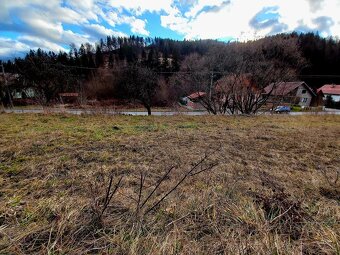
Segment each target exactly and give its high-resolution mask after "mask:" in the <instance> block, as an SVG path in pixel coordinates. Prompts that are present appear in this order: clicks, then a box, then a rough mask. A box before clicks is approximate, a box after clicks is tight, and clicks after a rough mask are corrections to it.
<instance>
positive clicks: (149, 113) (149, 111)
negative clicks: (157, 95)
mask: <svg viewBox="0 0 340 255" xmlns="http://www.w3.org/2000/svg"><path fill="white" fill-rule="evenodd" d="M145 107H146V109H147V110H148V115H151V107H150V106H149V105H147V106H145Z"/></svg>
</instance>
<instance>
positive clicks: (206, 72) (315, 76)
mask: <svg viewBox="0 0 340 255" xmlns="http://www.w3.org/2000/svg"><path fill="white" fill-rule="evenodd" d="M44 64H45V65H49V66H57V67H64V68H69V69H84V70H110V71H111V72H120V71H119V70H111V69H109V68H105V69H104V68H98V67H85V66H71V65H64V64H59V63H57V64H52V63H44ZM212 72H213V73H214V74H221V75H227V74H232V72H228V71H177V72H176V71H159V72H155V73H157V74H209V75H211V73H212ZM297 77H300V78H340V74H339V75H337V74H301V75H297Z"/></svg>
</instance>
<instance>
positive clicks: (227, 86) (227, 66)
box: [177, 37, 305, 114]
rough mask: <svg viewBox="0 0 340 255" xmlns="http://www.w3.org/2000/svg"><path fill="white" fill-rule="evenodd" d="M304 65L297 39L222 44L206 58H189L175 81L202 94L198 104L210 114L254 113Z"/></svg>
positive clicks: (189, 90)
mask: <svg viewBox="0 0 340 255" xmlns="http://www.w3.org/2000/svg"><path fill="white" fill-rule="evenodd" d="M304 63H305V62H304V59H303V58H302V56H301V54H300V51H299V49H298V46H297V41H296V39H294V38H282V37H274V38H273V39H272V40H271V41H268V40H260V41H257V42H252V43H245V44H238V43H234V44H230V45H225V46H224V47H220V48H218V49H214V50H213V51H211V52H210V54H208V57H200V56H199V55H192V56H189V57H188V58H187V59H185V60H184V62H183V65H182V70H181V71H182V73H180V74H179V76H178V77H177V80H179V82H180V83H182V84H183V83H185V85H184V86H183V87H182V88H183V89H185V90H186V91H188V92H190V93H195V92H200V91H204V92H205V96H204V97H203V96H202V97H201V98H200V103H201V105H202V106H203V107H204V108H205V109H206V110H207V111H208V112H209V113H212V114H255V113H256V112H258V110H259V109H260V108H261V107H262V106H264V105H265V104H266V102H267V100H268V98H269V97H270V96H271V93H272V91H273V90H274V89H275V88H276V85H277V84H278V83H279V82H281V81H291V80H293V79H295V77H296V72H297V70H298V69H299V68H301V67H302V66H303V65H304ZM183 76H186V77H187V78H186V79H184V78H183ZM269 84H273V86H272V88H271V90H270V91H269V93H268V92H267V93H263V90H264V88H265V87H267V86H268V85H269Z"/></svg>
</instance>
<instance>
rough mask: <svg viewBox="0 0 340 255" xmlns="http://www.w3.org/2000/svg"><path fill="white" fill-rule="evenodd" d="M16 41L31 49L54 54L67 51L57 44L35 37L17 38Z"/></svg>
mask: <svg viewBox="0 0 340 255" xmlns="http://www.w3.org/2000/svg"><path fill="white" fill-rule="evenodd" d="M18 41H19V42H20V43H24V44H26V45H29V46H30V48H31V49H38V48H41V49H43V50H47V51H49V50H51V51H55V52H58V51H66V50H67V49H65V48H64V47H62V46H60V45H59V44H56V43H53V42H50V41H48V40H46V39H42V38H39V37H35V36H29V35H24V36H20V37H18Z"/></svg>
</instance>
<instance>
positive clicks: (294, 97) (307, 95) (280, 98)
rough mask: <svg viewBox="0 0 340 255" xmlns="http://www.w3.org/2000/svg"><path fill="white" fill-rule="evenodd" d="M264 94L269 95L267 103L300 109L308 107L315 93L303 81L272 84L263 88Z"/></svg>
mask: <svg viewBox="0 0 340 255" xmlns="http://www.w3.org/2000/svg"><path fill="white" fill-rule="evenodd" d="M264 94H270V96H269V98H268V103H273V104H293V105H300V106H301V107H309V106H310V105H311V102H312V100H313V99H314V98H315V97H316V94H315V92H314V91H313V90H312V89H311V88H310V87H309V86H308V85H307V84H306V83H305V82H303V81H296V82H279V83H272V84H270V85H268V86H267V87H265V89H264Z"/></svg>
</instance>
